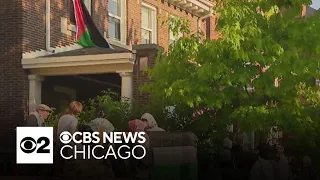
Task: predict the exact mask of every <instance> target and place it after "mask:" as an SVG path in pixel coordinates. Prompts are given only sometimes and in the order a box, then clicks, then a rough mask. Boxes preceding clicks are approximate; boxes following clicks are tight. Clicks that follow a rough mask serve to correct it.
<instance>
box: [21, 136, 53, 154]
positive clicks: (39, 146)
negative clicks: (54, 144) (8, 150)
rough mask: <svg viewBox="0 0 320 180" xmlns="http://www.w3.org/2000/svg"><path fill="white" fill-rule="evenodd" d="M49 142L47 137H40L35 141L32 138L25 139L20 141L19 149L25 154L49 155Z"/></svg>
mask: <svg viewBox="0 0 320 180" xmlns="http://www.w3.org/2000/svg"><path fill="white" fill-rule="evenodd" d="M49 145H50V140H49V138H47V137H40V138H38V139H37V140H35V139H33V138H32V137H25V138H23V139H22V140H21V141H20V149H21V151H22V152H24V153H26V154H30V153H33V152H34V151H36V153H50V149H49V147H48V146H49Z"/></svg>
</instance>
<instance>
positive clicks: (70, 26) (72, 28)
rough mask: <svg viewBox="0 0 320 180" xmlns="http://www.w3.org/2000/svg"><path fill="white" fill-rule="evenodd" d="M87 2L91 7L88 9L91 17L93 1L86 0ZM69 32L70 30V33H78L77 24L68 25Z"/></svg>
mask: <svg viewBox="0 0 320 180" xmlns="http://www.w3.org/2000/svg"><path fill="white" fill-rule="evenodd" d="M85 1H87V3H88V6H89V7H87V9H88V11H89V13H90V15H91V6H92V0H85ZM87 3H84V4H85V5H86V4H87ZM68 30H69V31H73V32H76V31H77V27H76V25H75V24H68Z"/></svg>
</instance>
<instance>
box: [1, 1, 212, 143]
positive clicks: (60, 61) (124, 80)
mask: <svg viewBox="0 0 320 180" xmlns="http://www.w3.org/2000/svg"><path fill="white" fill-rule="evenodd" d="M84 2H85V4H86V6H87V8H88V10H89V12H90V13H91V16H92V18H93V20H94V21H95V24H96V25H97V27H98V29H99V30H100V32H101V33H102V34H103V35H104V37H105V38H107V39H108V42H110V44H112V45H113V47H114V48H115V49H102V48H81V47H80V46H79V45H77V44H75V20H74V16H73V6H72V0H55V1H53V0H2V1H1V3H0V4H1V6H0V13H1V15H2V16H1V17H0V24H1V27H2V28H1V29H0V34H1V38H0V40H1V41H0V42H1V43H0V46H1V48H0V59H1V63H0V71H1V73H0V97H1V100H0V112H1V116H0V117H1V121H0V132H1V134H2V135H5V139H8V137H14V128H15V127H16V126H17V125H21V124H22V123H23V120H24V116H25V114H27V113H28V111H29V108H28V107H29V106H30V105H31V104H32V105H36V104H39V103H46V104H48V105H50V106H54V107H57V108H58V109H59V108H60V109H62V108H64V106H65V105H66V104H68V102H70V101H71V100H83V99H87V98H89V97H90V95H93V94H96V93H97V92H99V91H100V90H101V89H106V88H112V89H113V90H114V91H116V92H119V93H121V95H122V96H126V97H129V98H130V99H133V100H136V101H139V102H146V101H147V98H145V97H146V96H144V95H141V94H139V92H138V88H139V86H140V85H141V84H142V83H144V82H146V81H147V80H148V78H147V76H146V75H145V74H144V73H143V70H144V69H145V67H147V66H149V67H150V66H152V65H153V64H154V62H155V58H156V53H157V52H158V50H159V48H160V47H162V48H164V49H165V50H167V49H168V46H169V44H170V42H172V41H174V40H175V39H176V37H173V36H172V33H170V31H169V27H168V26H167V25H161V22H162V21H163V20H166V19H167V18H168V17H169V16H170V15H173V16H179V17H182V18H186V19H188V21H189V22H190V26H191V30H192V31H194V32H195V31H197V29H198V28H199V29H201V30H202V31H203V32H204V33H205V35H206V37H207V38H214V37H215V34H214V31H213V29H214V24H215V18H214V17H213V16H212V3H211V2H210V1H206V0H109V1H108V0H104V1H103V0H84ZM2 137H4V136H2ZM1 139H4V138H1ZM11 142H14V141H11ZM6 144H8V142H6Z"/></svg>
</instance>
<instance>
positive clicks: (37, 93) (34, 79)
mask: <svg viewBox="0 0 320 180" xmlns="http://www.w3.org/2000/svg"><path fill="white" fill-rule="evenodd" d="M28 79H29V111H30V112H32V111H34V110H35V108H36V106H37V105H39V104H41V82H42V81H43V77H42V76H37V75H28Z"/></svg>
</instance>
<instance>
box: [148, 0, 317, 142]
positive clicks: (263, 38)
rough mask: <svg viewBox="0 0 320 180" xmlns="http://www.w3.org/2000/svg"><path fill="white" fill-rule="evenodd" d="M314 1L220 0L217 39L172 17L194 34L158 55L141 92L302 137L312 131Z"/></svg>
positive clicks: (174, 26) (176, 27) (246, 127)
mask: <svg viewBox="0 0 320 180" xmlns="http://www.w3.org/2000/svg"><path fill="white" fill-rule="evenodd" d="M310 3H311V1H310V0H297V1H287V0H274V1H269V0H261V1H255V0H254V1H248V0H239V1H234V0H217V1H216V4H217V5H216V6H215V8H214V12H215V15H217V17H218V21H217V26H216V31H217V33H218V34H220V35H221V37H220V38H219V39H217V40H201V38H200V36H198V35H197V33H195V34H191V33H190V31H189V29H188V28H187V27H188V26H187V25H185V23H187V22H186V21H178V20H176V19H173V20H172V19H171V20H170V26H171V27H170V28H171V30H172V31H175V32H178V31H179V32H183V33H184V34H188V35H185V36H184V37H182V38H180V39H179V40H178V41H177V42H175V43H173V44H172V45H171V46H170V48H169V51H168V52H167V53H163V54H161V55H159V57H158V60H157V63H156V65H155V67H154V68H153V69H151V70H149V74H150V77H151V78H152V79H153V80H154V81H153V83H151V84H148V85H146V86H145V87H144V88H143V89H144V90H145V91H146V90H148V91H151V92H152V93H153V94H154V95H155V96H157V97H165V99H166V101H168V102H170V103H171V104H182V105H187V106H189V107H193V108H197V107H199V106H200V105H204V106H206V107H209V108H212V109H214V110H215V111H216V114H215V116H214V117H213V118H210V119H211V121H212V120H214V121H219V122H222V123H224V124H228V123H230V122H233V123H237V124H240V126H241V127H242V130H243V131H251V130H255V131H267V130H269V129H270V127H271V126H273V125H278V126H279V127H281V128H282V129H283V130H284V131H285V132H293V133H295V135H298V136H299V138H303V137H305V135H306V134H308V135H310V134H311V135H314V134H315V129H316V128H315V127H319V126H318V125H319V122H318V121H317V119H318V116H317V115H316V114H315V113H312V112H316V111H317V110H319V107H320V106H319V96H318V88H317V87H316V86H315V85H314V82H313V81H312V79H314V78H319V73H318V71H319V62H320V33H319V32H320V16H319V14H316V15H314V16H312V17H308V18H305V17H301V12H302V7H303V6H302V5H303V4H305V5H309V4H310ZM182 24H183V25H182ZM276 84H278V85H276ZM207 123H208V124H209V125H211V124H212V122H207ZM208 124H207V125H208ZM203 126H205V125H203ZM312 137H315V136H312ZM309 140H311V141H313V142H314V140H315V139H314V138H310V136H309Z"/></svg>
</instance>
